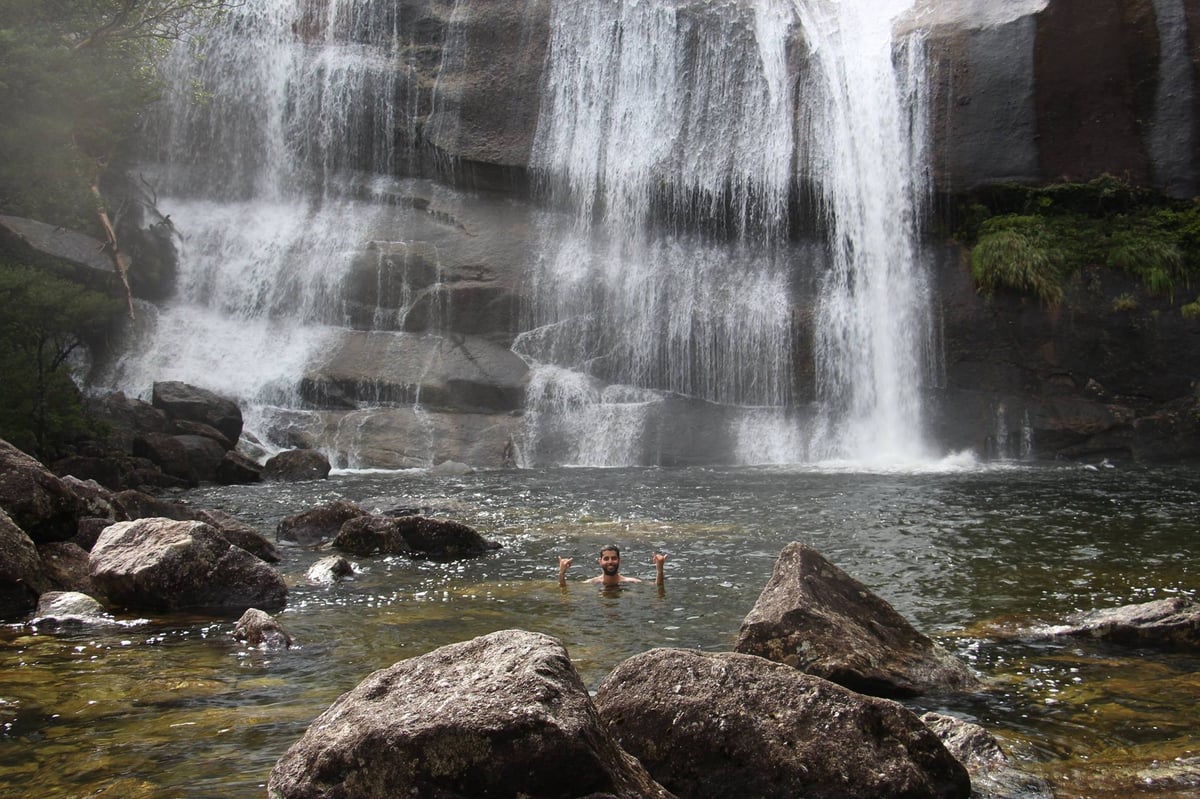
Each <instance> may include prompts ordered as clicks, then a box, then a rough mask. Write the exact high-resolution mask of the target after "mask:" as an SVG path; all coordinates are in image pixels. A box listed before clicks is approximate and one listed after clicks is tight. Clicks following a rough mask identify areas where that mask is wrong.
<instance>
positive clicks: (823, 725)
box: [596, 649, 971, 799]
mask: <svg viewBox="0 0 1200 799" xmlns="http://www.w3.org/2000/svg"><path fill="white" fill-rule="evenodd" d="M596 706H597V707H598V708H599V710H600V716H601V718H603V719H604V721H605V723H606V724H607V725H608V728H609V730H610V731H611V732H612V734H613V736H614V737H615V738H616V739H617V741H618V743H620V744H621V746H622V747H624V749H625V750H626V751H628V752H629V753H630V754H632V755H634V756H635V757H637V758H638V759H639V760H640V761H641V762H642V764H643V765H644V766H645V767H646V768H647V770H648V771H649V772H650V773H651V775H653V776H654V778H655V779H656V780H658V781H659V782H660V783H662V785H663V786H664V787H666V788H667V789H669V790H671V791H673V792H674V793H676V794H677V795H679V796H687V797H690V798H691V799H710V798H711V799H724V798H725V797H734V796H753V797H757V798H758V799H792V797H798V796H803V797H807V798H808V799H835V797H836V798H838V799H840V798H841V797H850V796H862V797H867V796H870V797H884V796H887V797H906V798H907V799H917V797H930V799H932V798H933V797H939V798H940V799H950V798H951V797H961V798H962V799H966V797H967V796H968V795H970V793H971V783H970V780H969V779H968V777H967V773H966V771H965V770H964V768H963V767H962V766H961V765H960V764H959V763H958V761H957V760H955V759H954V757H952V756H951V755H950V753H949V752H947V751H946V749H945V748H944V747H943V746H942V744H941V742H940V741H939V740H938V739H937V737H936V736H935V735H934V734H933V733H932V732H930V730H929V729H927V728H926V727H925V725H924V724H922V723H921V721H920V720H919V719H918V718H917V717H916V716H915V715H913V713H912V712H911V711H909V710H907V709H905V708H904V707H903V706H901V705H899V704H897V703H895V702H892V701H889V700H885V699H876V698H872V697H867V696H862V695H860V694H856V693H854V692H852V691H848V690H846V689H845V688H842V687H840V686H837V685H834V684H833V683H830V682H828V681H826V680H823V679H820V678H818V677H813V676H810V675H806V674H801V673H799V672H797V671H796V670H794V669H791V668H789V667H787V666H784V665H782V664H778V663H772V662H770V661H767V660H764V659H762V658H758V657H753V656H750V655H739V654H733V653H722V654H717V653H705V652H694V651H690V650H682V649H654V650H651V651H649V652H645V653H643V654H640V655H636V656H634V657H632V658H630V659H629V660H627V661H625V662H624V663H622V664H621V665H620V666H618V667H617V668H616V669H615V670H614V671H613V672H612V674H610V675H609V676H608V677H606V678H605V680H604V681H603V682H602V683H601V684H600V687H599V688H598V689H597V691H596Z"/></svg>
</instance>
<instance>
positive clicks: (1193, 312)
mask: <svg viewBox="0 0 1200 799" xmlns="http://www.w3.org/2000/svg"><path fill="white" fill-rule="evenodd" d="M1179 313H1181V314H1182V315H1183V318H1184V319H1200V297H1197V298H1196V301H1195V302H1189V303H1188V304H1186V305H1181V306H1180V307H1179Z"/></svg>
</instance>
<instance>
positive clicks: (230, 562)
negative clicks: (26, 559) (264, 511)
mask: <svg viewBox="0 0 1200 799" xmlns="http://www.w3.org/2000/svg"><path fill="white" fill-rule="evenodd" d="M90 563H91V575H92V580H93V582H94V584H95V586H96V588H97V590H98V591H100V592H101V593H102V594H103V595H104V596H105V598H106V599H107V600H108V601H109V603H110V604H113V605H117V606H123V607H129V608H139V609H146V610H160V611H177V610H208V611H214V612H220V613H229V612H234V611H237V612H242V611H245V610H246V609H247V608H250V607H260V608H279V607H282V606H283V605H284V603H285V602H286V601H287V586H286V585H285V584H284V581H283V578H282V577H281V576H280V575H279V574H278V573H277V572H276V571H275V570H274V569H272V568H271V567H270V566H269V565H267V564H266V563H265V562H263V561H262V560H260V559H259V558H256V557H255V556H254V555H251V554H250V553H249V552H247V551H246V550H244V549H242V548H240V547H236V546H234V545H232V544H230V543H229V542H228V541H227V540H225V537H224V536H222V535H221V533H220V532H218V531H217V530H216V529H215V528H213V527H211V526H210V525H207V524H205V523H204V522H198V521H175V520H172V519H157V518H150V519H138V520H137V521H132V522H118V523H116V524H114V525H112V526H111V527H109V528H108V529H106V530H105V531H104V532H103V533H101V534H100V538H99V540H97V541H96V545H95V546H94V547H92V552H91V555H90Z"/></svg>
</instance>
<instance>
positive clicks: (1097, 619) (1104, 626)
mask: <svg viewBox="0 0 1200 799" xmlns="http://www.w3.org/2000/svg"><path fill="white" fill-rule="evenodd" d="M1068 622H1069V623H1068V624H1065V625H1061V626H1058V627H1051V628H1049V629H1047V630H1045V633H1046V634H1047V635H1051V636H1059V635H1063V636H1074V637H1086V638H1097V639H1100V640H1102V641H1110V642H1112V643H1115V644H1124V645H1126V646H1145V647H1155V648H1161V649H1173V650H1178V651H1186V652H1200V602H1196V601H1194V600H1191V599H1187V598H1185V597H1171V598H1170V599H1159V600H1156V601H1154V602H1143V603H1140V604H1136V605H1123V606H1121V607H1118V608H1107V609H1104V610H1095V611H1091V612H1090V613H1080V614H1077V615H1075V616H1072V617H1071V618H1070V619H1068Z"/></svg>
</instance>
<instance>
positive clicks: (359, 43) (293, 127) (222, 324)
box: [100, 0, 413, 432]
mask: <svg viewBox="0 0 1200 799" xmlns="http://www.w3.org/2000/svg"><path fill="white" fill-rule="evenodd" d="M397 13H398V12H397V11H396V8H395V6H394V4H387V3H379V2H375V1H374V0H299V1H298V0H256V2H253V3H245V4H235V5H234V6H232V7H231V8H230V9H229V11H228V16H227V17H225V18H222V19H219V20H217V22H216V23H215V24H214V25H213V26H211V27H210V28H208V29H206V30H204V31H202V32H201V34H202V35H199V36H196V37H194V38H192V39H191V40H189V41H186V42H183V43H181V44H179V45H177V46H176V47H175V48H174V50H173V51H172V53H171V55H170V57H169V60H168V63H167V65H166V71H167V76H166V77H167V83H168V85H169V86H170V87H171V91H170V92H168V93H167V95H166V96H165V98H164V100H163V102H162V103H161V108H159V109H158V112H157V114H156V115H155V116H154V117H153V118H152V119H151V120H149V122H148V130H147V132H146V134H145V136H144V140H145V141H146V142H147V143H148V147H150V148H152V149H151V152H150V153H149V156H148V157H147V159H146V162H145V163H143V164H141V165H139V166H138V171H139V173H140V174H141V175H143V177H144V179H145V180H146V182H147V183H148V184H149V185H151V186H153V187H154V190H155V191H156V193H157V195H158V204H159V207H160V209H162V210H163V212H164V213H167V214H169V215H170V216H171V217H172V218H173V219H174V220H175V225H176V226H177V231H178V233H179V237H180V247H179V249H180V265H179V273H178V278H177V282H176V287H175V294H174V296H173V298H172V299H171V300H170V301H169V302H168V303H166V304H164V305H163V307H161V308H160V309H158V310H157V311H155V310H154V309H147V310H146V311H145V312H144V314H143V316H144V318H143V320H142V322H141V324H140V327H141V328H143V329H141V330H139V331H138V335H137V339H136V341H135V342H133V343H132V344H131V345H130V346H129V347H127V349H126V352H125V354H124V355H123V356H122V357H121V359H120V360H119V361H118V362H117V363H115V364H114V365H113V366H112V367H111V369H110V371H109V374H106V375H104V376H102V378H101V379H100V383H101V384H105V385H108V386H111V387H114V388H120V389H123V390H125V391H127V392H129V393H132V394H134V395H143V396H144V395H146V394H148V392H149V388H150V386H151V385H152V383H153V382H155V381H159V380H181V381H185V382H189V383H194V384H197V385H201V386H204V387H206V388H209V389H211V390H215V391H218V392H221V393H223V394H226V395H228V396H231V397H233V398H236V399H237V400H238V401H239V402H240V403H241V404H242V405H243V407H244V410H245V411H246V413H247V417H248V418H247V426H248V428H250V429H252V430H253V431H254V432H261V430H256V429H254V426H255V425H267V424H269V419H268V418H265V417H263V414H267V415H268V416H269V414H270V413H271V409H272V408H273V407H275V406H279V407H292V408H294V407H298V406H299V405H300V398H299V395H298V387H299V384H300V381H301V379H302V378H303V376H304V375H305V370H306V367H307V366H308V364H309V363H310V361H311V360H312V358H313V357H314V355H316V354H318V353H320V352H322V351H323V350H324V349H325V347H326V346H327V345H328V342H329V340H330V337H331V336H332V334H333V331H334V330H335V329H337V328H338V327H340V326H343V325H345V324H346V319H345V314H344V312H343V308H342V302H341V298H342V291H341V283H342V281H343V279H344V276H345V272H346V269H347V267H348V265H349V263H350V260H351V257H352V254H353V253H354V252H356V251H358V250H360V249H361V248H362V247H363V245H364V243H366V242H368V241H371V240H372V239H373V238H376V237H377V236H380V235H382V234H381V228H384V225H383V223H384V222H385V221H388V220H389V218H390V217H393V216H394V215H395V212H394V210H392V211H389V209H386V208H384V207H381V206H380V205H379V204H377V203H371V202H369V201H363V200H362V199H360V197H361V196H362V195H364V193H366V194H369V193H370V191H371V187H372V181H377V180H379V177H378V176H386V175H389V174H391V173H393V172H395V171H396V170H397V169H399V168H401V167H403V161H404V159H405V158H406V157H408V150H407V149H406V147H405V142H406V140H407V141H411V138H412V136H411V132H410V133H408V134H407V135H405V131H406V130H407V128H406V125H407V124H408V119H409V118H410V117H411V116H413V115H411V114H409V113H407V112H406V104H408V103H411V102H412V101H413V99H412V96H411V95H412V93H411V92H410V91H408V90H407V86H408V83H409V81H407V80H406V77H407V76H406V74H405V71H404V69H403V65H402V64H401V63H398V62H397V59H396V58H395V52H394V50H395V47H396V41H397V37H398V34H399V30H398V25H399V22H398V19H397ZM384 232H386V229H385V230H384Z"/></svg>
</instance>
